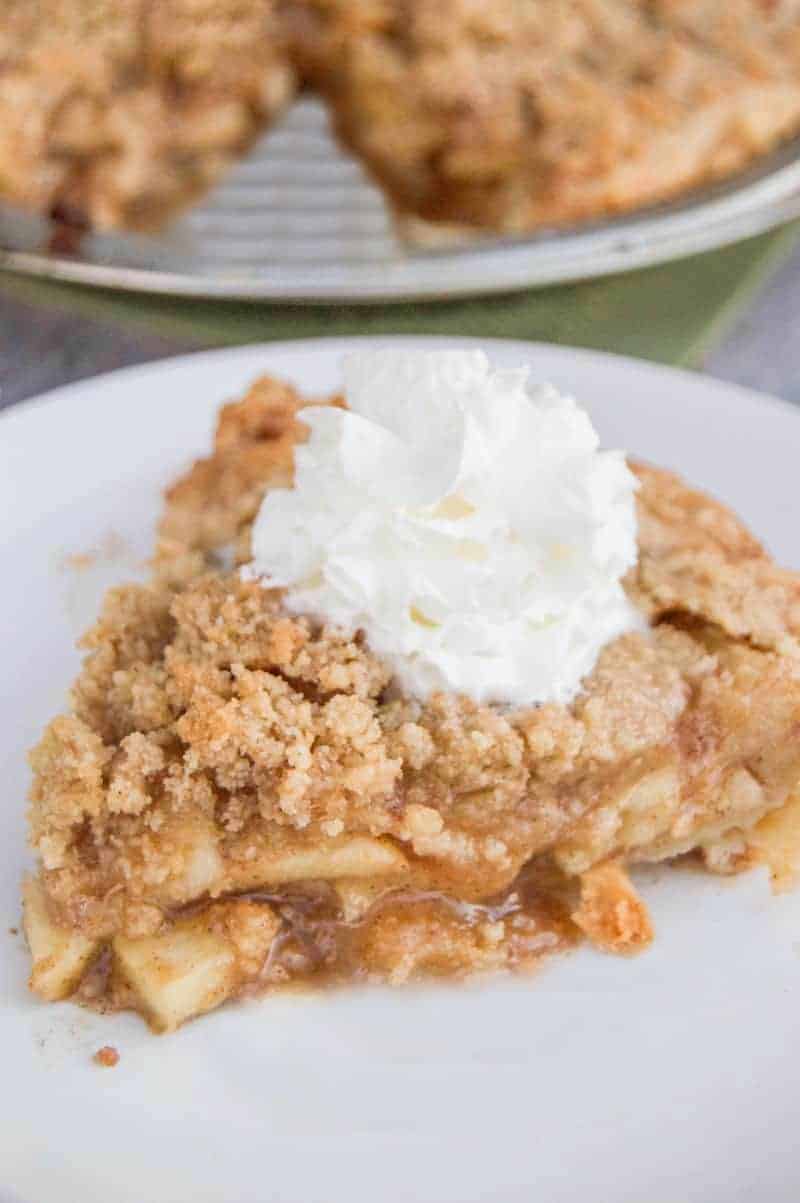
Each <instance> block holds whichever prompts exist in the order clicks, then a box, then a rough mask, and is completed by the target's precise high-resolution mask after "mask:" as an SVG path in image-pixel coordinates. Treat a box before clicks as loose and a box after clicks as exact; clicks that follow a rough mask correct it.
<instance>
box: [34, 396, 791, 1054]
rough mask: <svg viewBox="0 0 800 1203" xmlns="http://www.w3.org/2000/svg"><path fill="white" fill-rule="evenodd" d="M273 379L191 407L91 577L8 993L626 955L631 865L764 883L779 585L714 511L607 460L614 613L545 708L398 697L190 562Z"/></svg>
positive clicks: (778, 832)
mask: <svg viewBox="0 0 800 1203" xmlns="http://www.w3.org/2000/svg"><path fill="white" fill-rule="evenodd" d="M332 403H334V404H341V401H339V400H338V399H333V402H332ZM304 404H306V402H305V400H304V399H303V398H301V397H300V396H299V395H298V394H297V393H296V392H295V391H294V390H293V389H292V388H291V387H289V386H287V385H284V384H281V383H280V382H277V381H274V380H269V379H264V380H261V381H259V382H257V383H256V384H255V385H254V386H253V388H252V389H251V390H250V392H249V393H248V394H247V396H246V397H245V398H244V399H243V400H242V401H240V402H237V403H235V404H232V405H229V406H226V407H225V408H224V409H223V410H222V412H221V415H220V421H219V425H218V429H217V433H216V438H215V446H214V450H213V453H212V455H211V456H210V457H209V458H207V459H205V460H201V461H199V462H198V463H197V464H196V465H195V466H194V467H193V468H192V470H191V471H190V472H189V473H188V474H187V475H186V476H184V477H183V478H182V479H181V480H179V481H178V482H177V483H176V484H175V485H174V486H173V487H172V488H171V489H170V490H169V492H168V494H167V504H166V510H165V514H164V517H163V520H162V523H161V531H160V541H159V545H158V550H157V555H156V558H155V561H154V569H153V577H152V580H151V582H150V583H149V584H148V585H146V586H138V585H137V586H124V587H122V588H118V589H114V590H112V591H111V592H110V593H109V595H108V597H107V599H106V602H105V606H104V610H103V613H102V615H101V617H100V620H99V622H98V624H97V625H96V626H95V628H94V629H93V630H92V631H90V632H89V634H88V635H87V636H86V638H85V640H84V646H85V648H86V650H87V656H86V659H85V662H84V666H83V669H82V672H81V674H80V676H79V678H78V680H77V681H76V683H75V686H74V688H73V691H72V699H71V709H70V712H69V713H67V714H64V715H61V716H60V717H58V718H56V719H55V720H54V721H53V722H52V723H51V724H50V726H49V727H48V729H47V731H46V732H45V734H44V736H43V739H42V741H41V742H40V744H39V745H38V747H37V748H36V749H34V751H33V753H32V754H31V763H32V767H33V772H34V780H33V786H32V790H31V809H30V833H31V843H32V846H33V848H34V850H35V852H36V855H37V858H38V865H39V868H38V873H37V876H36V878H35V879H30V880H29V881H28V882H27V883H26V886H25V928H26V933H27V937H28V941H29V944H30V947H31V953H32V961H33V970H32V976H31V985H32V988H33V989H34V990H35V991H36V992H37V993H38V994H40V995H41V996H43V997H45V998H48V999H58V998H65V997H68V996H72V995H74V996H76V997H77V999H78V1000H79V1001H83V1002H86V1003H90V1004H91V1005H93V1006H100V1007H107V1008H119V1007H133V1008H135V1009H136V1010H138V1011H140V1012H141V1013H142V1014H143V1015H144V1016H146V1017H147V1018H148V1020H149V1021H150V1022H151V1023H152V1024H153V1026H154V1027H155V1028H157V1029H161V1030H169V1029H173V1028H175V1027H176V1026H178V1025H179V1024H180V1023H182V1022H184V1021H185V1020H187V1019H189V1018H191V1017H192V1016H193V1015H196V1014H199V1013H201V1012H204V1011H208V1010H210V1009H211V1008H213V1007H215V1006H218V1005H219V1004H221V1003H222V1002H224V1001H225V1000H227V999H230V998H234V997H239V996H243V995H247V994H257V993H261V992H263V991H265V990H270V989H279V988H280V989H286V988H292V987H313V986H316V985H324V984H328V983H343V982H349V981H366V982H369V981H379V982H389V983H401V982H407V981H416V980H420V979H423V978H427V977H431V976H434V977H453V978H462V977H465V976H468V975H471V974H482V973H487V972H501V971H507V970H515V969H525V968H528V967H531V966H534V965H537V964H538V963H539V962H540V961H541V959H542V957H543V956H544V955H545V954H546V953H552V952H553V951H558V950H560V949H564V948H566V947H568V946H569V945H571V944H572V943H574V942H575V941H576V940H577V939H578V938H579V937H580V936H581V935H585V936H586V937H588V938H589V939H590V940H591V941H592V942H593V943H594V944H595V945H597V946H598V947H600V948H602V949H604V950H608V951H616V952H633V951H636V950H638V949H640V948H643V947H645V946H646V945H647V943H648V942H649V940H650V938H651V926H650V921H649V918H648V915H647V911H646V908H645V905H644V903H643V902H642V900H641V899H640V898H639V896H638V894H637V892H636V890H635V888H634V887H633V885H632V884H631V882H630V879H629V877H628V875H627V869H628V867H629V866H630V865H635V864H637V863H646V862H652V861H658V860H666V859H669V858H673V857H677V856H681V855H684V854H687V853H691V854H693V855H695V856H698V857H700V858H702V860H703V862H704V863H705V864H706V866H707V867H708V868H710V869H712V870H714V871H717V872H735V871H738V870H740V869H743V868H746V867H748V866H749V865H752V864H754V863H755V862H757V861H764V862H766V863H768V864H769V865H770V867H771V869H772V873H773V877H774V879H775V881H776V884H778V885H780V886H784V885H787V884H789V883H790V882H791V880H792V877H793V873H794V860H795V857H794V852H795V849H796V847H797V846H798V842H800V794H799V793H798V791H797V785H798V781H800V738H799V736H800V650H799V648H800V645H799V644H798V636H800V580H798V578H797V577H796V576H795V575H794V574H792V573H790V572H786V571H784V570H782V569H780V568H778V567H777V566H776V565H775V564H773V562H772V561H771V560H770V558H769V557H768V556H767V554H766V553H765V552H764V551H763V549H762V548H761V547H760V545H759V544H758V543H757V542H756V540H755V539H753V537H752V536H751V535H750V534H749V532H748V531H747V530H746V529H745V527H744V526H743V525H742V524H741V523H740V522H739V520H738V519H737V518H735V517H734V516H733V515H732V514H731V513H730V512H729V511H728V510H726V509H725V508H724V507H722V506H720V505H719V504H718V503H716V502H714V501H712V500H711V499H710V498H708V497H706V496H705V495H703V494H701V493H698V492H695V491H693V490H692V489H690V488H689V487H687V486H686V485H685V484H683V483H682V482H681V481H680V480H679V479H678V478H677V477H675V476H673V475H672V474H670V473H667V472H662V471H658V470H656V469H653V468H649V467H645V466H642V465H637V466H635V472H636V475H637V477H638V479H639V484H640V488H639V493H638V497H637V508H638V559H637V562H636V565H635V567H634V568H632V569H631V571H630V572H629V573H628V575H627V577H626V578H625V582H624V585H625V589H626V592H627V596H628V598H629V599H630V601H631V603H632V604H633V605H634V606H635V607H636V609H637V611H638V612H639V614H640V616H641V620H642V623H641V627H642V629H640V630H635V631H629V632H627V633H626V634H624V635H622V636H620V637H619V638H616V639H613V640H612V641H611V642H609V643H608V645H607V646H606V647H605V648H604V649H603V650H602V652H601V653H600V656H599V658H598V660H597V663H596V664H595V666H594V668H593V669H592V671H591V672H590V673H589V675H588V676H587V677H586V679H585V681H584V683H583V688H582V690H581V691H580V692H579V693H578V695H577V696H576V697H575V698H574V699H573V700H572V701H571V702H569V704H559V703H555V702H551V703H546V704H543V705H540V706H535V707H529V708H525V707H518V706H517V707H510V706H498V705H491V704H483V703H478V702H476V701H474V700H470V699H469V698H467V697H464V696H460V695H456V694H450V693H438V694H437V693H433V694H432V695H431V696H430V697H428V698H426V699H424V700H421V699H417V698H413V697H409V696H403V695H398V693H397V691H396V690H395V689H393V688H392V685H391V682H390V678H391V673H390V672H389V671H388V669H387V666H386V665H385V664H384V663H383V662H382V661H381V659H380V657H377V656H376V655H374V654H373V652H372V651H371V650H370V648H369V646H368V645H367V643H366V642H365V640H364V639H363V638H362V637H361V636H359V635H356V636H353V637H350V636H347V635H346V634H343V633H342V632H341V631H339V630H335V629H332V628H327V627H325V626H324V625H323V624H322V623H319V622H316V621H312V620H310V619H309V618H307V617H304V616H302V615H298V614H290V613H288V612H287V610H286V608H285V607H284V606H283V604H282V599H281V594H280V592H279V591H275V590H272V591H271V590H269V589H265V588H264V587H263V585H262V584H261V583H259V582H258V581H252V580H244V579H242V577H241V575H240V574H239V573H238V572H237V571H230V570H226V569H224V568H223V567H221V565H222V563H223V561H224V560H225V558H227V559H228V560H229V559H230V557H231V555H233V558H234V559H235V560H237V561H238V562H239V563H245V562H247V561H249V560H250V558H251V554H250V530H251V526H252V523H253V520H254V517H255V515H256V513H257V511H258V509H259V506H260V505H261V502H262V499H263V497H264V495H265V493H266V492H267V490H269V489H270V488H274V487H286V486H288V485H290V484H291V481H292V466H293V453H294V447H295V444H296V443H297V442H298V441H300V440H302V439H303V438H305V437H306V431H305V429H304V426H303V424H302V423H301V422H300V421H298V420H297V417H296V415H297V411H298V410H299V409H300V408H301V407H302V406H303V405H304Z"/></svg>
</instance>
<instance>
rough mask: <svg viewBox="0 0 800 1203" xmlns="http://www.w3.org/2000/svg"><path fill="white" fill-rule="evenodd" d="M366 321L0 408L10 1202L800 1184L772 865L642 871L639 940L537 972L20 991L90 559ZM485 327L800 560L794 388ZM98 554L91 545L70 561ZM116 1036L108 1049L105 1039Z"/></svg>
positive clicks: (142, 519) (793, 970)
mask: <svg viewBox="0 0 800 1203" xmlns="http://www.w3.org/2000/svg"><path fill="white" fill-rule="evenodd" d="M406 341H416V342H418V343H419V342H421V341H422V340H406ZM434 341H435V342H437V343H439V342H441V340H430V345H433V343H434ZM353 345H354V342H353V340H349V341H334V340H331V341H328V342H306V343H303V342H297V343H294V344H284V345H272V346H265V347H252V348H244V349H241V350H234V351H220V352H212V353H209V354H200V355H194V356H191V357H187V358H183V359H176V360H173V361H171V362H162V363H160V364H158V365H155V366H152V367H145V368H135V369H132V370H128V371H124V372H119V373H116V374H114V375H112V376H106V377H103V378H100V379H97V380H93V381H90V382H88V383H85V384H81V385H76V386H73V387H71V388H67V389H63V390H61V391H59V392H58V393H52V394H50V395H49V396H48V397H45V398H43V399H41V400H40V401H38V402H35V403H33V404H29V405H24V406H20V407H18V408H17V409H16V410H12V411H11V412H10V413H9V414H8V415H7V416H5V417H4V418H3V419H2V420H0V524H2V525H1V526H0V582H2V588H0V630H1V631H2V635H3V658H2V659H3V662H2V676H1V677H0V781H2V785H3V807H2V811H0V824H1V825H2V826H1V827H0V848H1V849H2V873H0V925H1V926H0V950H1V955H0V1006H1V1007H2V1010H1V1011H0V1066H2V1089H0V1199H2V1200H3V1203H9V1201H10V1200H14V1201H15V1203H18V1201H21V1203H143V1201H144V1200H151V1201H152V1203H266V1201H268V1200H279V1201H280V1203H376V1201H380V1203H411V1201H412V1200H414V1201H418V1203H477V1201H478V1200H481V1201H484V1200H497V1201H498V1203H522V1201H523V1200H524V1201H525V1203H529V1201H531V1200H539V1201H541V1203H584V1201H586V1203H589V1201H591V1203H722V1201H724V1203H744V1200H758V1203H796V1200H797V1199H798V1197H800V1162H799V1161H798V1157H797V1152H796V1142H797V1122H798V1110H799V1109H800V1075H798V1070H797V1059H796V1055H795V1054H796V1050H797V1048H798V1046H799V1043H800V956H798V949H800V897H798V896H793V895H786V896H784V897H782V898H777V899H775V898H772V897H771V896H770V894H769V891H768V888H767V884H766V881H765V879H764V877H763V875H762V874H760V873H753V874H750V875H748V876H745V877H742V878H739V879H735V880H732V881H729V880H720V879H715V878H712V877H709V876H704V875H702V874H700V873H692V872H688V871H678V870H674V869H662V870H659V871H657V872H653V873H649V874H647V875H645V876H644V877H643V879H642V888H643V889H644V891H645V894H646V897H647V899H648V902H649V903H650V905H651V908H652V913H653V915H654V918H655V922H656V926H657V939H656V942H655V944H654V947H653V948H652V950H651V951H650V952H648V953H647V954H646V955H644V956H641V957H639V958H637V959H635V960H633V961H625V960H619V959H614V958H611V957H605V956H602V955H601V954H598V953H596V952H592V951H590V950H588V949H586V950H583V951H581V952H579V953H577V954H575V955H573V956H571V957H568V958H566V959H565V960H563V961H560V962H552V963H551V964H550V965H549V966H548V967H547V968H546V969H545V970H544V971H543V972H542V973H541V975H540V976H539V978H538V980H517V981H513V982H498V981H496V982H494V983H493V984H486V985H482V986H480V987H473V988H468V989H467V988H439V989H436V990H425V991H405V992H397V993H394V994H391V993H388V992H381V991H373V992H358V993H349V994H348V993H343V994H338V995H336V996H330V995H329V996H322V997H317V998H313V999H306V1000H298V999H280V1000H274V1001H270V1000H264V1001H262V1002H260V1003H258V1004H251V1005H247V1006H240V1007H238V1008H237V1007H232V1008H228V1009H223V1010H222V1011H220V1012H218V1013H216V1014H214V1015H212V1016H210V1017H207V1018H205V1019H201V1020H199V1021H197V1022H195V1023H193V1024H190V1025H188V1026H187V1027H186V1028H184V1029H183V1030H182V1031H180V1032H178V1033H177V1034H176V1035H175V1036H171V1037H162V1038H158V1037H155V1036H152V1035H150V1034H149V1032H148V1031H147V1030H146V1029H145V1027H144V1025H143V1024H142V1023H141V1022H140V1020H138V1019H137V1018H135V1017H133V1016H130V1015H123V1016H115V1017H106V1018H102V1017H99V1016H94V1015H90V1014H88V1013H85V1012H83V1011H81V1010H79V1009H78V1008H76V1007H73V1006H71V1005H69V1004H60V1005H59V1006H48V1005H44V1004H39V1003H37V1002H35V1001H34V1000H33V999H32V998H31V997H29V995H28V994H27V993H26V990H25V977H26V973H27V957H26V954H25V951H24V948H23V945H22V940H21V938H20V937H13V936H12V935H10V934H7V931H6V929H7V928H8V927H11V926H16V924H17V923H18V884H19V878H20V874H21V873H22V870H23V866H24V865H25V863H26V854H25V852H24V846H23V840H24V835H23V827H24V824H23V811H24V794H25V790H26V786H27V771H26V767H25V749H26V748H27V747H28V746H29V745H30V744H31V743H32V742H33V741H34V740H36V738H37V737H38V735H39V732H40V731H41V729H42V726H43V724H44V723H45V722H46V721H47V720H48V719H49V718H50V717H51V715H52V714H53V713H54V712H55V710H56V709H57V707H59V706H60V705H61V704H62V702H63V698H64V691H65V688H66V686H67V684H68V682H69V681H70V679H71V677H72V676H73V674H74V671H75V669H76V667H77V664H78V656H77V653H76V652H75V651H74V650H73V649H72V643H73V639H74V636H75V627H76V625H77V624H80V623H81V622H82V621H84V619H85V618H86V617H87V614H86V610H87V608H88V609H92V608H93V607H94V604H95V599H94V598H93V597H92V596H91V594H92V593H93V591H95V590H96V589H97V588H98V587H99V585H100V584H101V581H100V579H99V578H100V577H101V576H103V575H105V576H107V577H111V578H113V577H120V576H124V575H126V574H127V572H128V571H129V570H130V569H131V568H133V567H135V565H136V564H137V562H138V561H139V560H140V559H141V557H142V556H143V555H144V554H146V552H147V549H148V546H149V541H150V535H151V529H150V528H151V525H152V522H153V519H154V517H155V515H156V512H157V509H158V491H159V489H160V488H161V487H162V486H163V485H164V484H165V483H166V482H167V481H168V480H169V479H170V478H171V477H172V476H174V475H175V473H176V472H177V471H178V470H180V469H181V468H182V467H183V466H184V465H185V464H186V463H187V462H188V461H189V460H190V459H191V458H192V457H193V456H196V455H198V454H199V453H201V452H204V451H205V449H206V448H207V446H208V440H209V434H210V431H211V428H212V424H213V421H214V413H215V410H216V408H217V406H218V404H219V402H220V401H221V400H222V399H224V398H228V397H231V396H233V395H235V394H236V393H237V392H238V391H239V390H240V389H241V388H242V387H243V386H244V385H246V384H247V383H248V381H250V380H251V379H252V377H254V376H255V375H256V374H257V373H259V372H265V371H268V372H274V373H276V374H278V375H284V376H287V377H289V378H291V379H293V380H294V381H296V382H297V383H298V384H299V385H301V386H302V387H304V388H306V389H309V390H311V391H312V392H313V391H316V390H319V389H329V388H333V387H334V386H335V385H336V384H337V382H338V379H339V362H340V358H341V355H342V353H343V352H344V351H345V350H347V349H350V348H351V347H352V346H353ZM490 350H491V353H492V355H493V356H494V358H495V359H496V360H497V361H498V362H501V363H503V364H511V363H519V362H523V361H524V362H529V363H530V364H531V365H532V368H533V371H534V373H535V374H536V376H540V377H546V378H549V379H551V380H552V381H554V382H555V383H556V384H557V385H559V386H560V387H561V388H564V389H569V390H572V391H573V392H574V393H575V394H576V395H577V396H578V397H579V398H580V399H581V400H582V401H583V402H585V403H586V404H588V406H589V407H590V409H591V411H592V414H593V417H594V419H595V421H596V422H597V425H598V426H599V428H600V431H601V434H602V436H603V440H604V442H605V443H606V444H607V445H618V446H620V445H621V446H625V447H627V448H628V449H629V450H630V451H632V452H635V453H636V454H637V455H640V456H644V457H647V458H649V459H651V460H655V461H658V462H659V463H661V464H665V465H668V466H669V467H672V468H678V469H680V470H681V471H683V472H684V473H685V474H686V475H687V476H688V477H690V478H691V479H692V480H693V481H695V482H697V483H699V484H701V485H703V486H705V487H706V488H708V489H710V490H711V491H713V492H714V493H716V494H718V495H719V496H720V497H722V498H723V499H725V500H726V501H728V502H731V503H733V504H734V505H735V506H736V507H737V509H738V510H739V511H740V512H741V513H743V514H744V515H746V516H747V518H748V520H749V521H750V523H751V525H752V526H753V528H754V529H755V530H756V531H757V532H758V533H759V534H761V535H762V536H764V537H765V538H766V540H767V542H768V543H769V545H770V546H771V547H772V549H773V550H774V551H775V552H776V554H777V555H778V556H780V557H781V558H782V559H783V560H784V561H785V562H787V563H790V564H791V563H793V564H794V566H795V567H800V546H799V545H798V536H797V524H796V512H797V511H796V505H795V490H796V487H797V464H798V462H800V414H798V413H796V412H795V411H793V410H792V409H791V408H790V407H788V406H785V405H782V404H779V403H776V402H773V401H770V400H768V399H766V398H760V397H758V396H756V395H754V394H752V393H745V392H742V391H739V390H736V389H733V388H730V387H728V386H724V385H721V384H718V383H715V382H713V381H711V380H707V379H704V378H702V377H699V376H693V375H689V374H685V373H680V372H675V371H668V370H666V369H663V368H657V367H653V366H648V365H645V364H641V363H636V362H633V361H628V360H623V359H618V358H614V357H610V356H603V355H598V354H590V353H586V352H581V351H572V350H564V349H555V348H551V347H544V346H537V345H534V344H523V343H510V342H496V343H494V344H492V345H491V346H490ZM111 536H113V538H112V537H111ZM90 548H99V549H100V552H101V554H100V556H99V558H98V561H97V564H96V566H95V568H94V569H92V570H84V571H83V572H76V571H75V570H74V569H70V568H68V567H65V563H64V557H65V556H67V555H69V554H75V553H83V552H86V551H87V550H89V549H90ZM754 718H755V721H757V716H754ZM104 1044H112V1045H116V1046H117V1047H118V1049H119V1051H120V1053H121V1060H120V1063H119V1065H118V1066H117V1067H116V1069H113V1070H108V1069H99V1068H97V1067H96V1066H95V1065H94V1064H93V1063H92V1061H91V1054H92V1053H93V1052H94V1051H95V1050H96V1049H97V1048H98V1047H100V1046H101V1045H104Z"/></svg>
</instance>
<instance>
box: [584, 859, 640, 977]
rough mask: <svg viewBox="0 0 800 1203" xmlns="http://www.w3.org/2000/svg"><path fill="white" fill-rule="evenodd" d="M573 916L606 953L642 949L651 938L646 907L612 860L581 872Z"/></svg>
mask: <svg viewBox="0 0 800 1203" xmlns="http://www.w3.org/2000/svg"><path fill="white" fill-rule="evenodd" d="M572 918H573V919H574V921H575V923H576V924H577V925H578V927H579V928H580V929H581V931H583V932H585V933H586V935H587V936H588V937H589V939H590V940H591V941H592V943H593V944H595V945H596V946H597V947H598V948H602V949H603V950H604V951H605V952H613V953H623V954H625V955H629V954H631V953H635V952H641V951H642V950H643V949H645V948H647V946H648V944H650V943H651V941H652V939H653V928H652V925H651V923H650V916H649V914H648V913H647V907H646V906H645V904H644V903H643V902H642V900H641V898H640V897H639V895H638V894H637V892H636V890H635V888H634V886H633V883H632V882H631V880H630V878H629V877H628V875H627V873H626V872H625V870H624V869H623V868H622V867H621V866H620V865H618V864H615V863H614V862H613V861H606V862H605V863H603V864H600V865H595V866H594V867H593V868H591V869H589V870H587V872H586V873H584V874H583V876H582V877H581V899H580V905H579V907H578V909H577V910H576V911H574V912H573V915H572Z"/></svg>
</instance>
